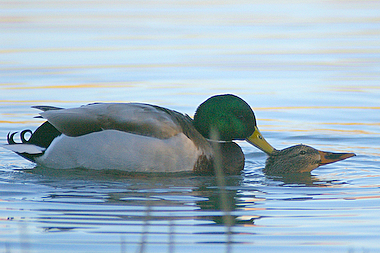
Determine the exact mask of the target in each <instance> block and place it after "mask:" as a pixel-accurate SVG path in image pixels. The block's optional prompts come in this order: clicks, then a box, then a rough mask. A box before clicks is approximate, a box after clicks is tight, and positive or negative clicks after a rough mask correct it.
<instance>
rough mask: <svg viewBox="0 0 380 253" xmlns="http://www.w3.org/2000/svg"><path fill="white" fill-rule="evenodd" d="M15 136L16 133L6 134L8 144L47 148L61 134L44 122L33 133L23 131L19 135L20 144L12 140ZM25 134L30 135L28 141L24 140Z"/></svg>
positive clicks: (27, 130)
mask: <svg viewBox="0 0 380 253" xmlns="http://www.w3.org/2000/svg"><path fill="white" fill-rule="evenodd" d="M16 134H17V132H14V133H8V135H7V141H8V144H33V145H36V146H39V147H43V148H47V147H49V145H50V143H51V142H52V141H53V140H54V139H55V138H56V137H57V136H59V135H61V132H59V131H58V130H57V129H56V128H55V127H54V126H53V125H52V124H50V123H49V122H47V121H46V122H45V123H43V124H42V125H41V126H39V127H38V128H37V129H36V131H34V133H33V132H32V131H31V130H29V129H26V130H23V131H22V132H21V133H20V140H21V143H17V142H16V141H15V140H14V136H15V135H16ZM26 134H30V137H29V138H28V139H27V138H26Z"/></svg>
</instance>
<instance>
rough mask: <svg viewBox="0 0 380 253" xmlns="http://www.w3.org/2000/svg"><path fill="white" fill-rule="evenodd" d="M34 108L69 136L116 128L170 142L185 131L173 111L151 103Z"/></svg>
mask: <svg viewBox="0 0 380 253" xmlns="http://www.w3.org/2000/svg"><path fill="white" fill-rule="evenodd" d="M34 108H37V109H40V110H42V111H43V112H41V113H40V115H41V116H42V117H43V118H45V119H47V120H48V121H49V122H50V123H51V124H52V125H53V126H54V127H55V128H57V129H58V130H59V131H60V132H61V133H63V134H65V135H68V136H80V135H85V134H89V133H92V132H97V131H101V130H105V129H115V130H120V131H125V132H131V133H135V134H141V135H146V136H152V137H156V138H161V139H166V138H170V137H172V136H174V135H176V134H178V133H179V132H181V131H182V127H181V126H180V124H178V120H177V119H176V117H173V114H172V113H170V112H171V111H170V110H168V109H165V108H161V107H158V106H152V105H148V104H140V103H95V104H89V105H84V106H81V107H78V108H72V109H61V108H57V107H49V106H35V107H34ZM173 112H174V111H173ZM175 113H176V115H178V114H179V113H177V112H175ZM181 115H182V114H181ZM182 116H183V117H186V116H185V115H182Z"/></svg>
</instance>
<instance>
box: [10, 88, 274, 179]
mask: <svg viewBox="0 0 380 253" xmlns="http://www.w3.org/2000/svg"><path fill="white" fill-rule="evenodd" d="M34 108H37V109H40V110H42V112H41V113H40V117H42V118H44V119H46V120H47V121H46V122H44V123H43V124H42V125H41V126H40V127H39V128H37V130H36V131H35V132H34V133H32V131H30V130H24V131H22V132H21V134H20V138H21V143H16V142H15V141H14V135H15V134H16V133H12V134H8V138H7V139H8V144H7V145H4V147H5V148H7V149H10V150H12V151H14V152H16V153H17V154H19V155H21V156H22V157H24V158H26V159H28V160H30V161H32V162H35V163H37V164H39V165H41V166H44V167H48V168H57V169H69V168H87V169H117V170H124V171H130V172H181V171H182V172H183V171H190V172H196V173H212V172H213V165H214V159H215V150H214V148H213V145H212V143H213V142H217V143H218V144H219V147H220V148H218V150H220V153H221V156H220V157H221V159H222V164H223V168H224V169H225V172H226V173H230V174H236V173H239V172H240V171H241V170H242V169H243V168H244V154H243V152H242V151H241V148H240V147H239V146H238V145H237V144H236V143H234V142H233V140H246V141H248V142H249V143H251V144H253V145H255V146H256V147H258V148H259V149H261V150H262V151H264V152H266V153H267V154H271V153H272V152H273V151H274V148H273V147H272V146H271V145H270V144H269V143H268V142H266V140H265V139H264V138H263V137H262V135H261V133H260V131H259V130H258V128H257V125H256V119H255V115H254V113H253V111H252V109H251V107H250V106H249V105H248V104H247V103H246V102H245V101H244V100H242V99H241V98H239V97H237V96H235V95H231V94H224V95H217V96H213V97H211V98H209V99H207V100H206V101H205V102H203V103H202V104H201V105H200V106H199V107H198V109H197V110H196V113H195V116H194V120H192V119H191V118H190V117H189V116H187V115H184V114H182V113H179V112H177V111H174V110H169V109H166V108H163V107H160V106H156V105H149V104H142V103H94V104H88V105H85V106H81V107H78V108H72V109H63V108H58V107H51V106H35V107H34ZM26 133H30V134H32V135H31V137H30V138H29V139H28V140H26V138H25V134H26Z"/></svg>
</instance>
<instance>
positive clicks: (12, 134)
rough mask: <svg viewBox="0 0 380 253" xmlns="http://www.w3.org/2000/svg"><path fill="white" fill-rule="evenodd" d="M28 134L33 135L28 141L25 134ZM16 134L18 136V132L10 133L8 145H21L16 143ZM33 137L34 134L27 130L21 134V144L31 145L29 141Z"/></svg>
mask: <svg viewBox="0 0 380 253" xmlns="http://www.w3.org/2000/svg"><path fill="white" fill-rule="evenodd" d="M27 133H28V134H30V135H31V136H30V137H29V139H28V140H26V139H25V134H27ZM16 134H17V132H14V133H10V132H9V133H8V135H7V141H8V144H19V143H17V142H15V140H14V136H15V135H16ZM32 135H33V132H32V130H30V129H26V130H24V131H22V132H21V133H20V140H21V144H23V143H29V140H30V139H31V137H32Z"/></svg>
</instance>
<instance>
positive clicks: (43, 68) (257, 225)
mask: <svg viewBox="0 0 380 253" xmlns="http://www.w3.org/2000/svg"><path fill="white" fill-rule="evenodd" d="M1 5H2V8H1V10H0V14H1V15H0V17H1V18H0V20H1V22H0V143H5V142H6V135H7V133H8V132H9V131H20V130H23V129H27V128H30V129H35V128H36V127H37V126H38V125H39V124H40V123H41V122H42V121H41V120H40V119H34V118H33V117H34V116H36V115H37V112H36V111H35V110H33V109H31V108H30V106H32V105H37V104H49V105H54V106H62V107H73V106H78V105H81V104H85V103H90V102H96V101H106V102H107V101H118V102H121V101H122V102H129V101H139V102H147V103H153V104H159V105H161V106H165V107H169V108H172V109H175V110H178V111H181V112H184V113H187V114H189V115H191V116H192V115H193V114H194V111H195V109H196V107H197V105H198V104H200V103H201V102H202V101H204V100H205V99H206V98H207V97H209V96H211V95H214V94H220V93H234V94H237V95H239V96H241V97H242V98H244V99H245V100H246V101H247V102H248V103H249V104H250V105H251V106H252V108H253V109H254V111H255V114H256V117H257V121H258V125H259V127H260V129H261V132H262V133H263V134H264V136H265V138H266V139H267V140H268V141H269V142H270V143H271V144H272V145H273V146H274V147H276V148H285V147H287V146H290V145H294V144H297V143H304V144H308V145H311V146H313V147H315V148H318V149H321V150H326V151H337V152H355V153H356V154H357V156H356V157H353V158H350V159H348V160H345V161H341V162H339V163H334V164H330V165H326V166H323V167H320V168H318V169H316V170H314V171H313V172H312V174H311V175H309V176H300V177H298V178H294V177H292V178H287V177H282V178H281V177H269V176H266V175H264V174H263V172H262V169H263V167H264V164H265V159H266V156H265V155H264V154H263V153H261V152H259V151H258V150H257V149H255V148H254V147H252V146H250V145H249V144H247V143H244V142H239V145H240V146H241V147H242V148H243V151H244V153H245V156H246V164H245V169H244V171H243V172H242V174H241V175H238V176H229V177H226V193H225V194H224V195H226V199H225V200H224V201H222V198H221V191H220V187H219V186H218V183H217V180H216V179H215V178H214V177H205V176H195V175H192V174H180V175H135V176H131V175H127V174H124V173H122V172H117V171H112V172H104V171H100V172H99V171H89V170H79V169H78V170H69V171H61V170H48V169H45V168H41V167H35V165H33V164H31V163H29V162H28V161H26V160H24V159H22V158H21V157H18V156H17V155H15V154H13V153H11V152H10V151H7V150H5V149H0V200H1V201H0V249H1V251H2V252H51V251H53V252H73V251H75V252H194V251H195V250H196V251H198V252H253V251H258V252H380V246H379V243H378V241H379V238H380V237H379V235H380V218H379V217H380V188H379V186H380V172H379V169H380V168H379V154H380V148H379V145H378V143H379V140H380V139H379V137H380V130H379V126H380V113H379V112H380V105H379V98H380V86H379V81H380V75H379V73H380V47H379V40H380V32H379V31H380V19H379V14H378V13H380V4H379V3H378V2H377V1H322V0H320V1H306V0H305V1H287V3H286V4H284V3H283V2H282V1H276V0H273V1H266V2H265V3H262V1H244V0H242V1H213V2H200V1H195V2H188V1H169V0H168V1H160V2H159V3H158V2H155V1H113V2H104V1H80V2H78V1H25V2H24V1H1ZM222 195H223V194H222ZM223 206H224V207H226V206H227V208H223ZM226 209H227V210H226Z"/></svg>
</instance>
